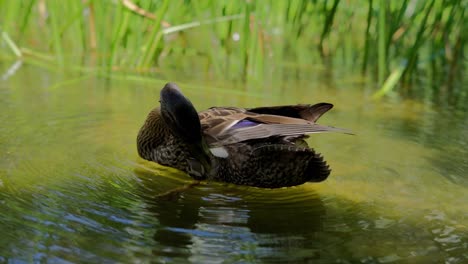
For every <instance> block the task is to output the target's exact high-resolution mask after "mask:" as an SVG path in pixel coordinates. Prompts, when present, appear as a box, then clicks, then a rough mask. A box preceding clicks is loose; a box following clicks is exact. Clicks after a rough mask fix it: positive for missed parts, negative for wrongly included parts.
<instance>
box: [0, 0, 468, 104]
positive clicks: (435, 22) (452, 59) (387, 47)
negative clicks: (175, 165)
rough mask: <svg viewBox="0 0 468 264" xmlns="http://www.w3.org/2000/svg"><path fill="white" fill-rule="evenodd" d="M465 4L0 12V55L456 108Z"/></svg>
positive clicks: (49, 4)
mask: <svg viewBox="0 0 468 264" xmlns="http://www.w3.org/2000/svg"><path fill="white" fill-rule="evenodd" d="M467 5H468V3H467V1H462V0H427V1H421V0H395V1H386V0H356V1H344V0H341V1H340V0H330V1H324V0H309V1H302V0H293V1H274V0H262V1H215V0H213V1H190V0H153V1H149V0H145V1H130V0H122V1H110V0H107V1H106V0H104V1H94V0H88V1H60V0H47V1H46V0H24V1H9V0H0V6H1V7H2V8H1V9H0V30H1V31H2V36H1V41H0V43H1V45H0V54H1V59H2V60H12V59H14V58H15V56H16V57H18V58H21V59H23V60H27V61H29V62H32V63H36V64H40V65H42V66H44V67H50V68H54V69H63V68H71V69H76V70H78V71H84V72H93V73H96V74H99V75H105V76H108V77H110V76H111V75H113V76H115V75H116V74H117V73H118V74H125V75H128V74H135V75H137V76H139V78H142V77H143V76H145V75H146V76H152V77H154V76H157V73H158V72H161V71H165V70H168V69H177V71H179V72H189V74H192V75H203V76H205V77H206V76H208V78H209V79H217V80H225V81H231V82H237V81H238V82H256V83H262V82H268V81H271V80H272V79H275V78H277V76H278V75H281V74H282V72H283V69H284V67H288V66H291V65H293V66H294V67H301V66H302V67H310V65H314V66H315V67H326V68H340V69H341V70H344V71H347V72H352V73H355V74H356V75H357V74H359V75H363V76H365V78H366V79H370V80H371V81H372V82H373V83H374V87H373V90H372V91H371V92H373V93H375V94H374V96H375V97H381V96H382V95H386V94H389V93H391V92H392V91H398V92H400V93H402V94H404V95H409V96H415V97H419V98H424V99H426V100H427V99H431V100H432V99H435V100H436V101H437V102H439V103H450V104H452V105H453V104H456V105H459V106H462V107H463V106H464V102H465V101H466V99H467V91H468V88H467V87H468V86H467V85H462V82H463V79H464V76H466V66H465V63H466V45H465V44H466V24H467V23H466V19H465V16H464V15H465V10H466V7H467Z"/></svg>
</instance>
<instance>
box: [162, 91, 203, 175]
mask: <svg viewBox="0 0 468 264" xmlns="http://www.w3.org/2000/svg"><path fill="white" fill-rule="evenodd" d="M160 104H161V116H162V118H163V120H164V122H165V123H166V124H167V126H168V127H169V129H170V131H171V133H172V134H173V135H174V136H175V137H177V138H178V139H180V140H182V141H183V142H184V143H185V144H186V145H187V148H188V151H189V152H190V154H191V155H192V157H193V158H194V160H192V161H189V163H190V162H191V163H192V164H191V165H194V166H195V163H197V162H199V163H200V164H201V166H202V168H200V169H202V170H204V171H203V172H201V173H202V174H205V173H208V172H209V171H210V170H211V159H210V150H209V147H208V144H207V143H206V141H205V139H204V138H203V136H202V130H201V124H200V118H199V117H198V113H197V110H196V109H195V107H194V106H193V104H192V102H190V100H189V99H187V98H186V97H185V96H184V95H183V94H182V92H181V91H180V88H179V87H178V86H177V85H176V84H175V83H167V84H166V85H165V86H164V87H163V88H162V90H161V93H160ZM194 170H197V171H198V170H199V169H196V168H194Z"/></svg>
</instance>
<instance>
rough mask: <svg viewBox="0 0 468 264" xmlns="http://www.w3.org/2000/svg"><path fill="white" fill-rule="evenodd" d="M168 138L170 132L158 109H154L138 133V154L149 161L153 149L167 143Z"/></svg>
mask: <svg viewBox="0 0 468 264" xmlns="http://www.w3.org/2000/svg"><path fill="white" fill-rule="evenodd" d="M170 136H171V132H170V131H169V128H167V126H166V125H165V124H164V121H163V119H162V117H161V112H160V109H159V107H157V108H154V109H153V110H152V111H151V112H150V113H149V114H148V117H147V118H146V121H145V123H144V124H143V126H142V127H141V129H140V131H139V132H138V136H137V150H138V154H139V155H140V157H142V158H144V159H146V160H151V155H152V152H153V151H154V149H156V148H157V147H158V146H159V145H161V144H163V143H164V141H167V140H168V138H169V137H170Z"/></svg>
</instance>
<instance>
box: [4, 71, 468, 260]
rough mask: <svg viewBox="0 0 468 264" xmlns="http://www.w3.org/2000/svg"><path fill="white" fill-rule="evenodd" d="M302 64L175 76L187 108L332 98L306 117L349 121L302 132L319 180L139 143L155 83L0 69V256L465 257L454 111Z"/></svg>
mask: <svg viewBox="0 0 468 264" xmlns="http://www.w3.org/2000/svg"><path fill="white" fill-rule="evenodd" d="M168 76H170V74H169V73H168ZM285 76H287V75H286V74H285ZM303 77H304V79H303V80H302V79H300V80H297V79H294V78H291V79H288V78H286V77H285V80H284V83H278V84H276V85H273V84H268V85H271V87H269V86H262V85H260V84H249V85H247V87H246V88H245V89H244V88H243V87H241V86H236V85H233V86H232V87H230V86H228V84H226V83H222V82H219V83H216V82H212V83H210V84H207V83H206V82H202V81H200V80H194V81H192V82H189V81H183V80H180V86H181V88H182V89H183V90H184V91H185V92H186V94H187V96H188V97H190V98H191V99H192V100H193V102H194V104H195V106H196V107H197V108H198V109H199V110H201V109H204V108H207V107H210V106H213V105H218V106H220V105H236V106H245V107H248V106H259V105H273V104H295V103H316V102H319V101H326V102H331V103H334V104H335V108H334V109H333V110H332V111H331V112H329V113H327V114H326V115H324V117H322V119H321V120H320V123H323V124H328V125H333V126H338V127H343V128H348V129H351V130H352V131H354V132H355V133H356V135H354V136H350V135H341V134H327V135H313V136H311V138H310V139H309V143H310V145H311V146H313V147H314V148H315V149H316V150H317V151H318V152H321V153H322V154H323V155H324V156H325V158H326V160H327V161H328V162H329V164H330V166H331V168H332V174H331V175H330V177H329V179H328V180H327V181H325V182H323V183H318V184H312V183H310V184H304V185H302V186H297V187H294V188H283V189H276V190H264V189H259V188H250V187H243V186H234V185H230V184H224V183H215V182H201V183H199V184H194V182H193V181H192V180H191V179H190V178H189V177H188V176H187V175H185V174H183V173H182V172H179V171H177V170H175V169H172V168H168V167H164V166H161V165H158V164H155V163H151V162H146V161H143V160H141V159H140V158H138V157H137V153H136V146H135V138H136V133H137V131H138V129H139V127H140V125H141V124H142V122H143V120H144V118H145V117H146V114H147V113H148V111H149V110H150V109H151V108H153V107H154V106H155V105H157V103H158V97H159V89H160V87H162V85H163V84H164V82H162V81H161V82H158V81H154V82H148V83H138V82H130V81H128V82H126V81H104V80H99V79H94V78H83V77H77V78H76V79H74V78H75V77H73V76H69V77H66V76H65V75H64V76H54V75H52V74H51V73H49V72H47V71H42V70H38V69H35V68H33V67H30V66H24V67H23V69H22V71H19V72H17V74H16V75H15V76H13V77H11V78H10V79H9V80H7V81H4V82H2V83H0V103H1V104H0V111H1V112H2V115H1V116H0V122H1V123H2V126H1V127H0V210H1V212H2V214H1V215H0V230H2V233H3V235H2V237H1V238H0V263H3V262H16V261H18V262H20V261H25V262H34V261H36V262H40V261H44V262H46V261H47V262H62V261H71V262H83V261H85V262H86V261H91V262H99V263H105V262H115V261H120V262H127V263H132V262H141V261H143V262H145V261H150V260H153V261H156V262H187V261H189V262H194V263H211V262H212V263H219V262H220V260H225V261H226V262H227V263H249V262H252V263H253V262H258V261H259V260H260V261H264V262H285V261H290V262H312V263H316V262H318V263H334V262H341V263H393V262H395V263H399V262H404V263H407V262H410V263H465V262H466V261H467V260H468V255H467V253H466V252H467V247H468V230H467V229H468V221H467V212H468V206H467V204H468V203H467V202H466V201H467V200H468V197H467V195H468V190H467V187H468V179H467V178H466V173H467V171H468V164H467V163H466V157H467V156H468V155H467V154H468V153H467V149H468V141H467V140H468V139H467V138H466V135H465V131H467V129H468V122H467V120H468V119H466V113H460V112H457V110H452V109H438V108H436V107H435V106H432V105H430V104H427V103H426V104H422V103H419V102H417V101H412V100H402V99H399V98H390V99H388V100H387V101H385V102H372V101H370V100H368V99H367V95H369V94H370V93H369V92H368V89H373V87H371V88H369V87H367V84H366V83H365V82H364V81H363V80H357V79H353V78H346V77H344V76H340V78H338V77H337V78H335V77H333V76H328V73H324V72H323V70H317V71H315V75H314V76H308V77H305V75H304V76H303ZM70 80H75V81H70ZM173 80H174V81H177V79H173ZM332 80H334V81H332ZM338 80H339V81H338ZM270 88H271V89H270ZM265 91H272V92H268V93H265ZM442 128H444V129H442Z"/></svg>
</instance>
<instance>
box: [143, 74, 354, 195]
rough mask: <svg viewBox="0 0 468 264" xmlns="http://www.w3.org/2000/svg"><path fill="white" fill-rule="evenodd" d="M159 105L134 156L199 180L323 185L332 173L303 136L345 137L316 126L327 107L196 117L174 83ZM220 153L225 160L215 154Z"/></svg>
mask: <svg viewBox="0 0 468 264" xmlns="http://www.w3.org/2000/svg"><path fill="white" fill-rule="evenodd" d="M160 102H161V107H157V108H155V109H153V110H152V111H151V112H150V113H149V114H148V117H147V119H146V121H145V123H144V124H143V126H142V128H141V129H140V132H139V134H138V137H137V148H138V153H139V155H140V156H141V157H142V158H144V159H146V160H150V161H155V162H158V163H160V164H163V165H167V166H171V167H174V168H177V169H179V170H182V171H184V172H186V173H188V174H189V175H190V176H192V177H193V178H195V179H197V180H201V179H207V180H216V181H223V182H229V183H234V184H239V185H250V186H256V187H265V188H278V187H286V186H294V185H300V184H303V183H305V182H308V181H312V182H319V181H323V180H325V179H326V178H327V177H328V175H329V174H330V169H329V167H328V165H327V164H326V162H325V161H324V160H323V158H322V157H321V156H320V154H318V153H316V152H315V151H314V150H313V149H311V148H309V147H308V145H307V143H306V142H305V141H304V138H305V137H306V135H307V134H311V133H321V132H328V131H339V132H345V133H346V131H344V130H341V129H338V128H333V127H328V126H322V125H318V124H316V123H315V121H316V120H317V119H318V118H319V117H320V116H321V115H322V114H323V113H325V112H326V111H328V110H329V109H331V108H332V107H333V105H331V104H328V103H319V104H316V105H291V106H276V107H259V108H251V109H243V108H236V107H213V108H210V109H208V110H205V111H202V112H200V113H198V115H197V114H196V110H195V108H194V107H193V105H192V104H191V103H190V101H189V100H188V99H187V98H186V97H184V96H183V95H182V93H181V92H180V89H179V88H178V87H177V86H176V85H175V84H172V83H168V84H166V86H165V87H164V88H163V89H162V90H161V101H160ZM215 149H217V150H215ZM220 149H221V153H225V154H226V155H227V157H225V156H223V155H218V154H216V153H217V152H219V151H220ZM210 150H211V151H210ZM213 153H214V154H215V155H213Z"/></svg>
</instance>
